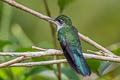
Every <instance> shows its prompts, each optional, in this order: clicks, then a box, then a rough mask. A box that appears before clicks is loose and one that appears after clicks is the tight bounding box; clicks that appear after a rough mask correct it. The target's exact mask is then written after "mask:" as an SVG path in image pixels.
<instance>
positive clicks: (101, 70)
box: [99, 61, 112, 75]
mask: <svg viewBox="0 0 120 80" xmlns="http://www.w3.org/2000/svg"><path fill="white" fill-rule="evenodd" d="M111 64H112V62H106V61H101V64H100V68H99V74H100V75H103V73H104V71H105V70H106V69H107V68H108V67H109V66H110V65H111Z"/></svg>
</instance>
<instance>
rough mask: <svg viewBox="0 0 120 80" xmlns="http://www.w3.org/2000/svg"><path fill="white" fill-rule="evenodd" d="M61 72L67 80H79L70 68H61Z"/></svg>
mask: <svg viewBox="0 0 120 80" xmlns="http://www.w3.org/2000/svg"><path fill="white" fill-rule="evenodd" d="M62 72H63V73H64V74H65V75H66V76H67V77H68V78H69V80H80V78H79V77H78V75H77V74H76V73H75V72H74V71H73V70H72V68H70V67H66V66H65V67H64V68H62Z"/></svg>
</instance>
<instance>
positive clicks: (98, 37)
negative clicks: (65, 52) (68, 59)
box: [0, 0, 120, 80]
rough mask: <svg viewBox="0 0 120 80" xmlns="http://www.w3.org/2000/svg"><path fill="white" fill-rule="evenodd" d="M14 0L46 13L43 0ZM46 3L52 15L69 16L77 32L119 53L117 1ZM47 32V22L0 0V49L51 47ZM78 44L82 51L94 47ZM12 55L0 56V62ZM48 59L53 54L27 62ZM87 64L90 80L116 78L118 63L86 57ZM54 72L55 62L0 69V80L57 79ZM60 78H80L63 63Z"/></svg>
mask: <svg viewBox="0 0 120 80" xmlns="http://www.w3.org/2000/svg"><path fill="white" fill-rule="evenodd" d="M16 1H17V2H19V3H21V4H23V5H25V6H27V7H29V8H31V9H33V10H35V11H38V12H40V13H42V14H45V15H47V14H46V10H45V7H44V3H43V0H16ZM47 2H48V6H49V8H50V12H51V14H52V17H57V16H58V15H60V14H65V15H67V16H69V17H70V18H71V19H72V21H73V25H74V26H76V28H77V29H78V31H79V32H81V33H83V34H85V35H87V36H89V37H90V38H92V39H93V40H95V41H96V42H98V43H100V44H101V45H103V46H104V47H108V48H110V49H111V50H112V51H113V52H114V53H115V54H117V55H120V54H119V53H120V44H119V42H120V37H119V34H120V5H119V4H120V1H119V0H47ZM50 33H51V30H50V26H49V24H48V22H46V21H44V20H40V19H38V18H37V17H35V16H33V15H31V14H29V13H26V12H24V11H21V10H19V9H16V8H14V7H11V6H9V5H7V4H5V3H3V2H2V1H0V51H13V52H23V51H35V50H32V49H31V46H32V45H36V46H38V47H41V48H54V45H53V41H52V36H51V34H50ZM58 46H59V44H58ZM82 46H83V50H84V51H86V50H88V49H92V50H96V49H95V48H94V47H91V46H90V45H88V44H86V43H85V42H83V41H82ZM58 49H60V47H58ZM12 58H14V57H12ZM12 58H11V57H2V56H1V57H0V63H2V62H4V61H6V60H10V59H12ZM51 59H54V57H40V58H34V59H31V60H27V61H43V60H51ZM27 61H26V62H27ZM88 63H89V66H90V68H91V69H92V72H93V74H92V75H93V76H91V77H90V80H94V79H96V80H120V75H119V74H120V67H119V64H117V63H112V62H104V61H98V60H88ZM93 64H94V65H93ZM111 67H112V68H111ZM55 72H56V66H55V65H47V66H38V67H28V68H23V67H12V68H4V69H0V80H57V76H56V74H55ZM62 79H63V80H80V79H83V78H82V76H80V75H78V74H76V73H75V72H74V71H73V70H72V69H71V68H70V67H69V66H68V65H67V64H62Z"/></svg>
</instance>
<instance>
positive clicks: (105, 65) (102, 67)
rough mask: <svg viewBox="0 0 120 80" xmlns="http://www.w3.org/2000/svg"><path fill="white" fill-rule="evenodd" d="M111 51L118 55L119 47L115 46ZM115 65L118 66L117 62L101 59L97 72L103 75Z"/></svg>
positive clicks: (114, 67)
mask: <svg viewBox="0 0 120 80" xmlns="http://www.w3.org/2000/svg"><path fill="white" fill-rule="evenodd" d="M112 52H113V53H115V54H116V55H120V48H116V49H114V50H112ZM117 67H119V65H118V64H117V63H113V62H106V61H101V64H100V67H99V74H100V75H105V74H107V73H109V72H111V71H113V70H114V69H116V68H117Z"/></svg>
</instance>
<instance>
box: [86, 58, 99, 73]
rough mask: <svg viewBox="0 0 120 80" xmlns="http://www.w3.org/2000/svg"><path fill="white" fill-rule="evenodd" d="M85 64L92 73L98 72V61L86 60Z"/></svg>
mask: <svg viewBox="0 0 120 80" xmlns="http://www.w3.org/2000/svg"><path fill="white" fill-rule="evenodd" d="M87 63H88V65H89V67H90V69H91V71H93V72H98V68H99V66H100V61H98V60H92V59H91V60H87Z"/></svg>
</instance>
